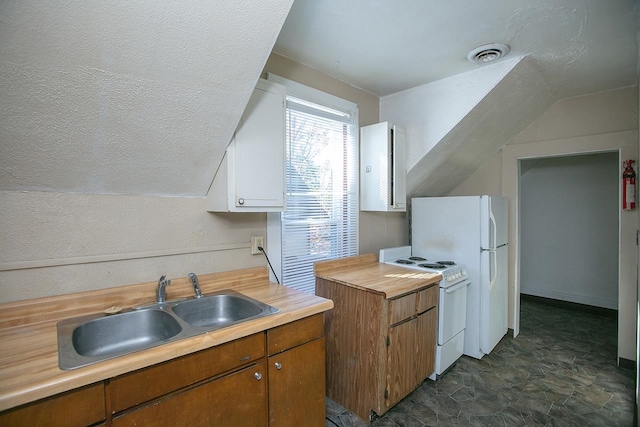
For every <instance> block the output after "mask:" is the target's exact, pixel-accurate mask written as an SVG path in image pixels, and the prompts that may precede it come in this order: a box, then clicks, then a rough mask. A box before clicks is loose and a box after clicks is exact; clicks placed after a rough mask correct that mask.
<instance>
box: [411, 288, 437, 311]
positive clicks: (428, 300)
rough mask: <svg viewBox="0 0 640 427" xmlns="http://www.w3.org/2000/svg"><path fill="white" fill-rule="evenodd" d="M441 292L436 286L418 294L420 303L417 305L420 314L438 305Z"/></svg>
mask: <svg viewBox="0 0 640 427" xmlns="http://www.w3.org/2000/svg"><path fill="white" fill-rule="evenodd" d="M439 291H440V287H439V286H438V285H434V286H431V287H430V288H427V289H423V290H421V291H419V292H418V302H417V305H416V308H417V310H418V313H422V312H425V311H427V310H429V309H430V308H432V307H435V306H437V305H438V293H439Z"/></svg>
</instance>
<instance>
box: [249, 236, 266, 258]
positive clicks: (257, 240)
mask: <svg viewBox="0 0 640 427" xmlns="http://www.w3.org/2000/svg"><path fill="white" fill-rule="evenodd" d="M258 246H260V247H262V248H264V236H251V255H258V254H260V249H258Z"/></svg>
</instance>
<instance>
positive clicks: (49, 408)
mask: <svg viewBox="0 0 640 427" xmlns="http://www.w3.org/2000/svg"><path fill="white" fill-rule="evenodd" d="M104 419H105V412H104V385H103V383H101V382H100V383H96V384H92V385H88V386H86V387H82V388H79V389H77V390H73V391H70V392H67V393H62V394H60V395H57V396H53V397H50V398H47V399H42V400H39V401H37V402H34V403H30V404H27V405H23V406H20V407H18V408H15V409H10V410H8V411H5V412H2V413H0V426H65V427H69V426H71V427H73V426H86V425H89V424H94V423H96V422H98V421H101V420H104Z"/></svg>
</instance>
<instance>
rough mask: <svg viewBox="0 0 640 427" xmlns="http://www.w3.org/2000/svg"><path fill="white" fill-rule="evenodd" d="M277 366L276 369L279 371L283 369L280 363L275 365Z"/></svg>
mask: <svg viewBox="0 0 640 427" xmlns="http://www.w3.org/2000/svg"><path fill="white" fill-rule="evenodd" d="M275 365H276V369H277V370H280V369H282V363H280V362H276V363H275Z"/></svg>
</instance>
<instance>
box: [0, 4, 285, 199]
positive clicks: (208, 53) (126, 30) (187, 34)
mask: <svg viewBox="0 0 640 427" xmlns="http://www.w3.org/2000/svg"><path fill="white" fill-rule="evenodd" d="M292 2H293V0H272V1H269V2H254V1H250V0H233V1H215V2H212V1H208V0H188V1H184V2H182V1H180V2H161V3H158V2H155V1H129V0H111V1H108V2H103V1H93V0H91V1H69V0H62V1H48V2H43V1H36V0H21V1H5V2H0V99H2V102H1V103H0V190H36V191H60V192H79V193H126V194H156V195H180V196H203V195H205V194H206V192H207V189H208V187H209V185H210V183H211V180H212V179H213V175H214V173H215V170H216V168H217V167H218V165H219V164H220V160H221V158H222V154H223V152H224V150H225V148H226V145H227V144H228V142H229V140H230V138H231V136H232V134H233V131H234V129H235V127H236V125H237V123H238V121H239V118H240V116H241V114H242V112H243V110H244V107H245V105H246V103H247V101H248V99H249V96H250V94H251V91H252V89H253V87H254V86H255V84H256V81H257V80H258V77H259V74H260V72H261V70H262V68H263V66H264V64H265V62H266V60H267V57H268V55H269V53H270V52H271V49H272V47H273V45H274V43H275V40H276V38H277V35H278V33H279V32H280V29H281V27H282V24H283V22H284V20H285V18H286V16H287V13H288V12H289V9H290V7H291V4H292Z"/></svg>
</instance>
